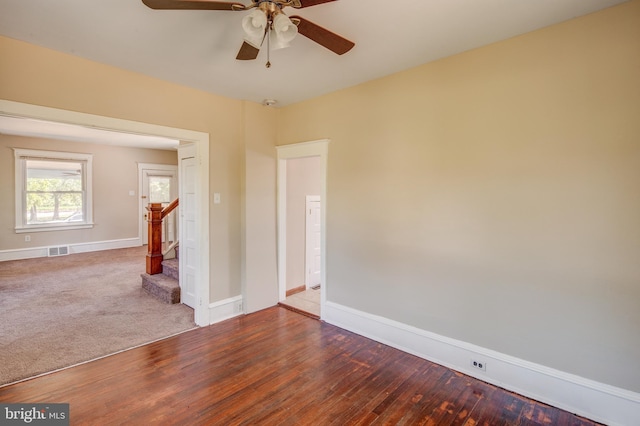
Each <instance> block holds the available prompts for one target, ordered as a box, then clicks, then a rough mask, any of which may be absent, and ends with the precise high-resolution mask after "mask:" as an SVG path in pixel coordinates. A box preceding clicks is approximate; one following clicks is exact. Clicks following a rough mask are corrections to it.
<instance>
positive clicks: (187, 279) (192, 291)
mask: <svg viewBox="0 0 640 426" xmlns="http://www.w3.org/2000/svg"><path fill="white" fill-rule="evenodd" d="M194 151H195V149H190V147H185V148H181V149H180V152H179V154H180V155H179V156H180V181H181V185H180V202H179V207H178V208H179V215H180V231H179V234H180V259H179V262H180V301H181V302H182V303H184V304H185V305H187V306H190V307H192V308H194V309H195V307H196V305H197V303H196V301H197V291H196V276H197V269H198V258H197V243H198V238H197V234H196V176H197V170H196V166H197V163H196V159H195V152H194Z"/></svg>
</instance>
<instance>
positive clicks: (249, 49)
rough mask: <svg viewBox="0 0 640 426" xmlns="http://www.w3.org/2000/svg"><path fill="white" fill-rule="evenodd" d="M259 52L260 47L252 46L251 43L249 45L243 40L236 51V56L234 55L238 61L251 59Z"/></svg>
mask: <svg viewBox="0 0 640 426" xmlns="http://www.w3.org/2000/svg"><path fill="white" fill-rule="evenodd" d="M259 52H260V49H257V48H255V47H253V46H252V45H250V44H249V43H247V42H246V41H245V42H243V43H242V46H241V47H240V51H239V52H238V56H236V59H237V60H239V61H250V60H252V59H255V58H257V57H258V53H259Z"/></svg>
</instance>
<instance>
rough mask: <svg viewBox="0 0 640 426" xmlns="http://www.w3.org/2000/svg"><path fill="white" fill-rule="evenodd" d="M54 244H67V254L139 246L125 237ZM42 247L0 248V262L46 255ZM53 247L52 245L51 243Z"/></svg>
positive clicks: (138, 240) (45, 250) (135, 240)
mask: <svg viewBox="0 0 640 426" xmlns="http://www.w3.org/2000/svg"><path fill="white" fill-rule="evenodd" d="M55 245H56V246H69V254H74V253H87V252H91V251H102V250H112V249H119V248H129V247H140V239H139V238H125V239H120V240H108V241H93V242H90V243H76V244H65V243H61V244H55ZM49 247H50V246H44V247H32V248H26V249H16V250H0V262H3V261H6V260H22V259H34V258H38V257H47V256H48V248H49ZM52 247H53V245H52Z"/></svg>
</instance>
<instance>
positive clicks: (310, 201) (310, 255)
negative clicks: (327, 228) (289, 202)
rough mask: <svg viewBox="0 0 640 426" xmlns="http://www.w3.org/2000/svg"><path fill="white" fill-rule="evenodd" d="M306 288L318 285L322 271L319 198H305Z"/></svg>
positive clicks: (317, 196)
mask: <svg viewBox="0 0 640 426" xmlns="http://www.w3.org/2000/svg"><path fill="white" fill-rule="evenodd" d="M306 208H307V211H306V217H307V220H306V250H305V251H306V256H305V259H306V262H305V263H306V265H305V270H306V283H305V285H306V287H307V289H309V288H311V287H315V286H317V285H319V284H320V281H321V279H320V275H321V270H322V250H321V235H322V220H321V216H320V196H319V195H307V197H306Z"/></svg>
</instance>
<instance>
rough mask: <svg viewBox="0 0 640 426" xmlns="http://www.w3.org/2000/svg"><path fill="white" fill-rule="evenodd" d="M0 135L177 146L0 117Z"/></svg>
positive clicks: (153, 138) (139, 137)
mask: <svg viewBox="0 0 640 426" xmlns="http://www.w3.org/2000/svg"><path fill="white" fill-rule="evenodd" d="M0 134H6V135H18V136H31V137H40V138H48V139H60V140H67V141H74V142H83V143H97V144H101V145H117V146H127V147H135V148H151V149H165V150H176V149H178V145H180V141H178V140H175V139H169V138H163V137H159V136H149V135H138V134H131V133H122V132H115V131H112V130H105V129H96V128H92V127H84V126H76V125H70V124H65V123H54V122H50V121H42V120H34V119H31V118H23V117H9V116H4V115H0Z"/></svg>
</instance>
